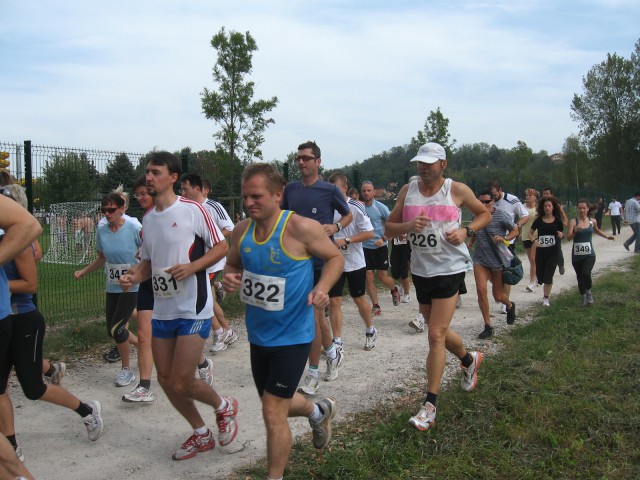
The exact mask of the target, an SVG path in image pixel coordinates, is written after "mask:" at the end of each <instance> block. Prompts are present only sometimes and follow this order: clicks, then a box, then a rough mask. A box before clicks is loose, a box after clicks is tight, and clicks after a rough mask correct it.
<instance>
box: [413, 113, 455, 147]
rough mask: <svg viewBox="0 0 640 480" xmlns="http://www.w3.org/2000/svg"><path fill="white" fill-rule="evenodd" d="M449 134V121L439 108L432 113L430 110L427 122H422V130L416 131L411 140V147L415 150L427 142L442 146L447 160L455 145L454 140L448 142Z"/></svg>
mask: <svg viewBox="0 0 640 480" xmlns="http://www.w3.org/2000/svg"><path fill="white" fill-rule="evenodd" d="M450 138H451V134H450V133H449V119H448V118H446V117H445V116H444V115H443V114H442V112H441V111H440V107H438V108H437V109H436V111H435V112H434V111H433V110H431V112H429V116H428V117H427V120H426V121H425V122H424V129H423V130H420V131H418V133H417V135H416V136H415V137H414V138H412V139H411V146H412V147H413V148H415V149H416V150H417V149H418V148H420V145H424V144H425V143H427V142H436V143H439V144H440V145H442V146H443V147H444V149H445V151H446V152H447V158H449V157H450V156H451V154H452V153H453V151H454V149H453V146H454V145H455V143H456V141H457V140H456V139H455V138H454V139H453V141H451V142H450V140H449V139H450Z"/></svg>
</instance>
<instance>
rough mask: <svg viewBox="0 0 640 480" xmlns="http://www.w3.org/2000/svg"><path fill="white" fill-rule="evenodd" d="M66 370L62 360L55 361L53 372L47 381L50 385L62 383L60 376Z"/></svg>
mask: <svg viewBox="0 0 640 480" xmlns="http://www.w3.org/2000/svg"><path fill="white" fill-rule="evenodd" d="M66 371H67V366H66V365H65V363H64V362H55V363H54V364H53V373H52V374H51V376H50V377H49V383H50V384H51V385H58V386H60V385H62V377H64V374H65V373H66Z"/></svg>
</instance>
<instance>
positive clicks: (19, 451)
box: [14, 445, 24, 478]
mask: <svg viewBox="0 0 640 480" xmlns="http://www.w3.org/2000/svg"><path fill="white" fill-rule="evenodd" d="M14 450H15V451H16V457H18V460H20V461H21V462H22V463H24V453H22V447H20V445H17V446H16V448H15V449H14ZM18 478H22V477H18Z"/></svg>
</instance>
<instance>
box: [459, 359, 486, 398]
mask: <svg viewBox="0 0 640 480" xmlns="http://www.w3.org/2000/svg"><path fill="white" fill-rule="evenodd" d="M469 355H471V358H472V359H473V361H472V362H471V365H469V366H468V367H466V368H465V367H463V366H462V365H460V368H462V381H461V382H460V384H461V386H462V389H463V390H464V391H465V392H470V391H471V390H473V389H474V388H475V387H476V383H478V370H479V369H480V365H482V358H483V357H482V353H481V352H469Z"/></svg>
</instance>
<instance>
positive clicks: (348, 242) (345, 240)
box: [344, 237, 351, 245]
mask: <svg viewBox="0 0 640 480" xmlns="http://www.w3.org/2000/svg"><path fill="white" fill-rule="evenodd" d="M344 243H346V244H347V245H349V244H350V243H351V239H350V238H349V237H344Z"/></svg>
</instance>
